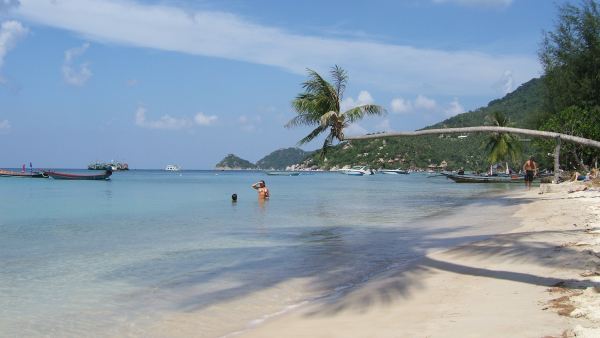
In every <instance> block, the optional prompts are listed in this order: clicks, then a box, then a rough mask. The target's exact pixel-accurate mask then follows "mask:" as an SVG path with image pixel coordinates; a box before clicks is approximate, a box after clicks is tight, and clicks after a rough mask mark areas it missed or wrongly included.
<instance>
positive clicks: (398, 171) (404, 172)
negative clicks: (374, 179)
mask: <svg viewBox="0 0 600 338" xmlns="http://www.w3.org/2000/svg"><path fill="white" fill-rule="evenodd" d="M379 172H380V173H382V174H387V175H408V170H402V169H380V170H379Z"/></svg>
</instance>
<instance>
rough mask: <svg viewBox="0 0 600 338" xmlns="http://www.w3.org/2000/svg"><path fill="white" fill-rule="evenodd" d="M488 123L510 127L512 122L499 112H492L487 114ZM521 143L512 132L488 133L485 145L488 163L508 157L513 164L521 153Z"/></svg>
mask: <svg viewBox="0 0 600 338" xmlns="http://www.w3.org/2000/svg"><path fill="white" fill-rule="evenodd" d="M488 118H489V122H490V123H489V124H490V125H492V126H496V127H512V126H513V124H512V123H511V122H510V119H509V118H508V117H506V116H505V115H504V114H502V113H500V112H494V113H492V115H490V116H488ZM521 148H522V147H521V143H520V140H519V139H518V138H517V137H516V136H515V135H512V134H508V133H490V134H489V136H488V143H487V145H486V147H485V149H486V151H487V152H488V159H489V161H490V163H492V164H493V163H498V162H500V161H504V160H505V159H506V158H510V159H511V160H512V162H513V165H514V164H517V161H518V160H519V158H520V155H521Z"/></svg>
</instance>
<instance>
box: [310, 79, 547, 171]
mask: <svg viewBox="0 0 600 338" xmlns="http://www.w3.org/2000/svg"><path fill="white" fill-rule="evenodd" d="M543 88H544V87H543V85H542V81H541V80H540V79H533V80H530V81H529V82H527V83H524V84H523V85H521V86H520V87H519V88H518V89H516V90H515V91H514V92H512V93H509V94H507V95H506V96H504V97H503V98H501V99H497V100H493V101H491V102H490V103H489V104H488V105H487V106H486V107H482V108H479V109H476V110H474V111H470V112H466V113H464V114H460V115H457V116H454V117H451V118H449V119H447V120H444V121H442V122H439V123H437V124H434V125H431V126H428V127H426V128H424V129H429V128H449V127H467V126H478V125H484V124H486V123H487V117H488V116H489V115H491V114H492V113H493V112H496V111H497V112H502V113H503V114H504V115H506V116H507V117H509V118H510V120H511V121H512V122H513V123H514V126H515V127H522V128H535V125H536V124H537V123H538V121H537V119H538V118H539V116H540V115H541V112H542V100H543V90H544V89H543ZM487 137H488V136H487V135H483V134H470V135H460V136H459V135H456V134H454V135H451V134H449V135H439V136H419V137H403V138H387V139H376V140H364V141H347V142H343V143H341V144H339V145H337V146H335V147H333V148H332V149H330V150H329V151H328V153H327V155H326V157H325V158H321V157H320V154H319V153H316V154H315V155H314V156H313V157H312V162H310V164H317V165H319V166H320V167H323V168H331V167H334V166H338V167H342V166H344V165H358V164H364V165H367V164H368V165H371V166H372V167H374V168H381V167H383V168H398V167H402V168H408V167H420V168H425V167H427V166H428V165H430V164H440V163H441V162H442V161H446V162H447V163H448V167H449V168H458V167H464V168H466V169H470V170H477V169H480V170H484V169H485V168H486V167H488V166H489V163H488V161H487V154H486V151H485V144H486V141H487ZM522 145H523V150H524V151H523V157H525V156H528V155H529V154H533V153H536V154H538V153H539V150H537V149H536V146H535V145H534V144H533V143H532V142H531V141H530V140H527V139H523V140H522ZM538 157H540V158H539V159H538V160H539V162H540V163H541V164H542V166H549V165H550V162H551V158H541V156H538ZM546 157H547V156H546ZM513 166H518V163H514V164H513Z"/></svg>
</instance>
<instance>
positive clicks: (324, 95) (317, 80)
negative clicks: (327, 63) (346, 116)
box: [302, 69, 339, 111]
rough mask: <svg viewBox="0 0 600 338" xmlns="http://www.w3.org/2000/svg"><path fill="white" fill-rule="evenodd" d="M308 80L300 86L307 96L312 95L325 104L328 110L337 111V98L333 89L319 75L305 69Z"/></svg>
mask: <svg viewBox="0 0 600 338" xmlns="http://www.w3.org/2000/svg"><path fill="white" fill-rule="evenodd" d="M307 71H308V80H307V81H306V82H304V83H303V84H302V87H303V88H304V91H305V92H306V93H309V94H314V95H315V96H317V97H319V98H318V99H319V100H321V101H323V102H322V103H325V102H327V103H328V104H329V105H330V106H329V109H327V111H329V110H335V111H339V97H338V95H337V92H336V90H335V88H334V87H333V86H332V85H331V84H330V83H329V82H327V81H326V80H325V79H323V77H321V75H319V73H317V72H315V71H314V70H312V69H307Z"/></svg>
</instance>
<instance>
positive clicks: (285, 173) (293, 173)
mask: <svg viewBox="0 0 600 338" xmlns="http://www.w3.org/2000/svg"><path fill="white" fill-rule="evenodd" d="M267 175H269V176H298V175H300V172H298V171H267Z"/></svg>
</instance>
